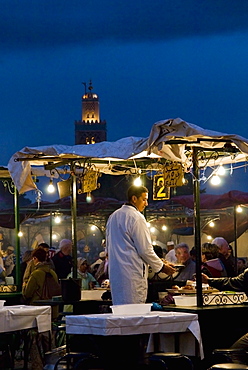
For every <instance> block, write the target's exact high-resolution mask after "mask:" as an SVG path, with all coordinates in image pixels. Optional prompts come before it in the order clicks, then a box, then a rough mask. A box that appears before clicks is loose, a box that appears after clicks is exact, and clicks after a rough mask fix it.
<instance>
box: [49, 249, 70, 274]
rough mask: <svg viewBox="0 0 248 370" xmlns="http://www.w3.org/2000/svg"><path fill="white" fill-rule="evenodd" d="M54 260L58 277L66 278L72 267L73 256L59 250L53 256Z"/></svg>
mask: <svg viewBox="0 0 248 370" xmlns="http://www.w3.org/2000/svg"><path fill="white" fill-rule="evenodd" d="M52 261H53V263H54V266H55V271H56V274H57V275H58V278H59V279H66V278H67V276H68V275H69V274H70V272H71V269H72V256H70V255H65V254H64V253H62V252H61V251H59V252H57V253H56V254H55V255H54V256H53V257H52Z"/></svg>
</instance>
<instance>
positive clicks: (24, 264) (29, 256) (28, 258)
mask: <svg viewBox="0 0 248 370" xmlns="http://www.w3.org/2000/svg"><path fill="white" fill-rule="evenodd" d="M31 260H32V250H31V249H29V250H27V251H26V252H24V254H23V256H22V262H21V264H20V270H21V282H23V276H24V273H25V270H26V267H27V265H28V262H29V261H31Z"/></svg>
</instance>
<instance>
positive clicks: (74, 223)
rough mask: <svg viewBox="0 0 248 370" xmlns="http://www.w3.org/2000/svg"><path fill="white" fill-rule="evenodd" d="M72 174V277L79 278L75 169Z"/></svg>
mask: <svg viewBox="0 0 248 370" xmlns="http://www.w3.org/2000/svg"><path fill="white" fill-rule="evenodd" d="M71 173H72V195H71V223H72V225H71V226H72V227H71V233H72V258H73V270H72V277H73V278H74V279H75V278H77V177H76V175H75V173H74V169H71Z"/></svg>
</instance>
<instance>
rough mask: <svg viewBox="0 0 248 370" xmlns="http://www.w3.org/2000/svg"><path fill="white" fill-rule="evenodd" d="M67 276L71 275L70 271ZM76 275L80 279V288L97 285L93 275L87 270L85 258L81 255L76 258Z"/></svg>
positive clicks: (89, 287) (90, 287) (84, 288)
mask: <svg viewBox="0 0 248 370" xmlns="http://www.w3.org/2000/svg"><path fill="white" fill-rule="evenodd" d="M67 277H68V278H69V277H72V273H70V274H69V275H68V276H67ZM77 277H78V278H79V279H81V280H82V285H81V289H82V290H89V289H93V288H94V287H95V286H99V284H98V282H97V281H96V279H95V278H94V276H93V275H92V274H91V273H90V272H89V265H88V262H87V260H86V259H85V258H82V257H79V258H78V259H77Z"/></svg>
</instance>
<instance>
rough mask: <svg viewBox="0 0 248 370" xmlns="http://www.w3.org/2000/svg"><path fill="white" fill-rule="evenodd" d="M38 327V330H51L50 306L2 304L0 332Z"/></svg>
mask: <svg viewBox="0 0 248 370" xmlns="http://www.w3.org/2000/svg"><path fill="white" fill-rule="evenodd" d="M36 327H37V328H38V332H39V333H41V332H44V331H49V330H51V307H50V306H25V305H18V306H4V307H3V308H2V309H0V333H6V332H10V331H17V330H23V329H30V328H36Z"/></svg>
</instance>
